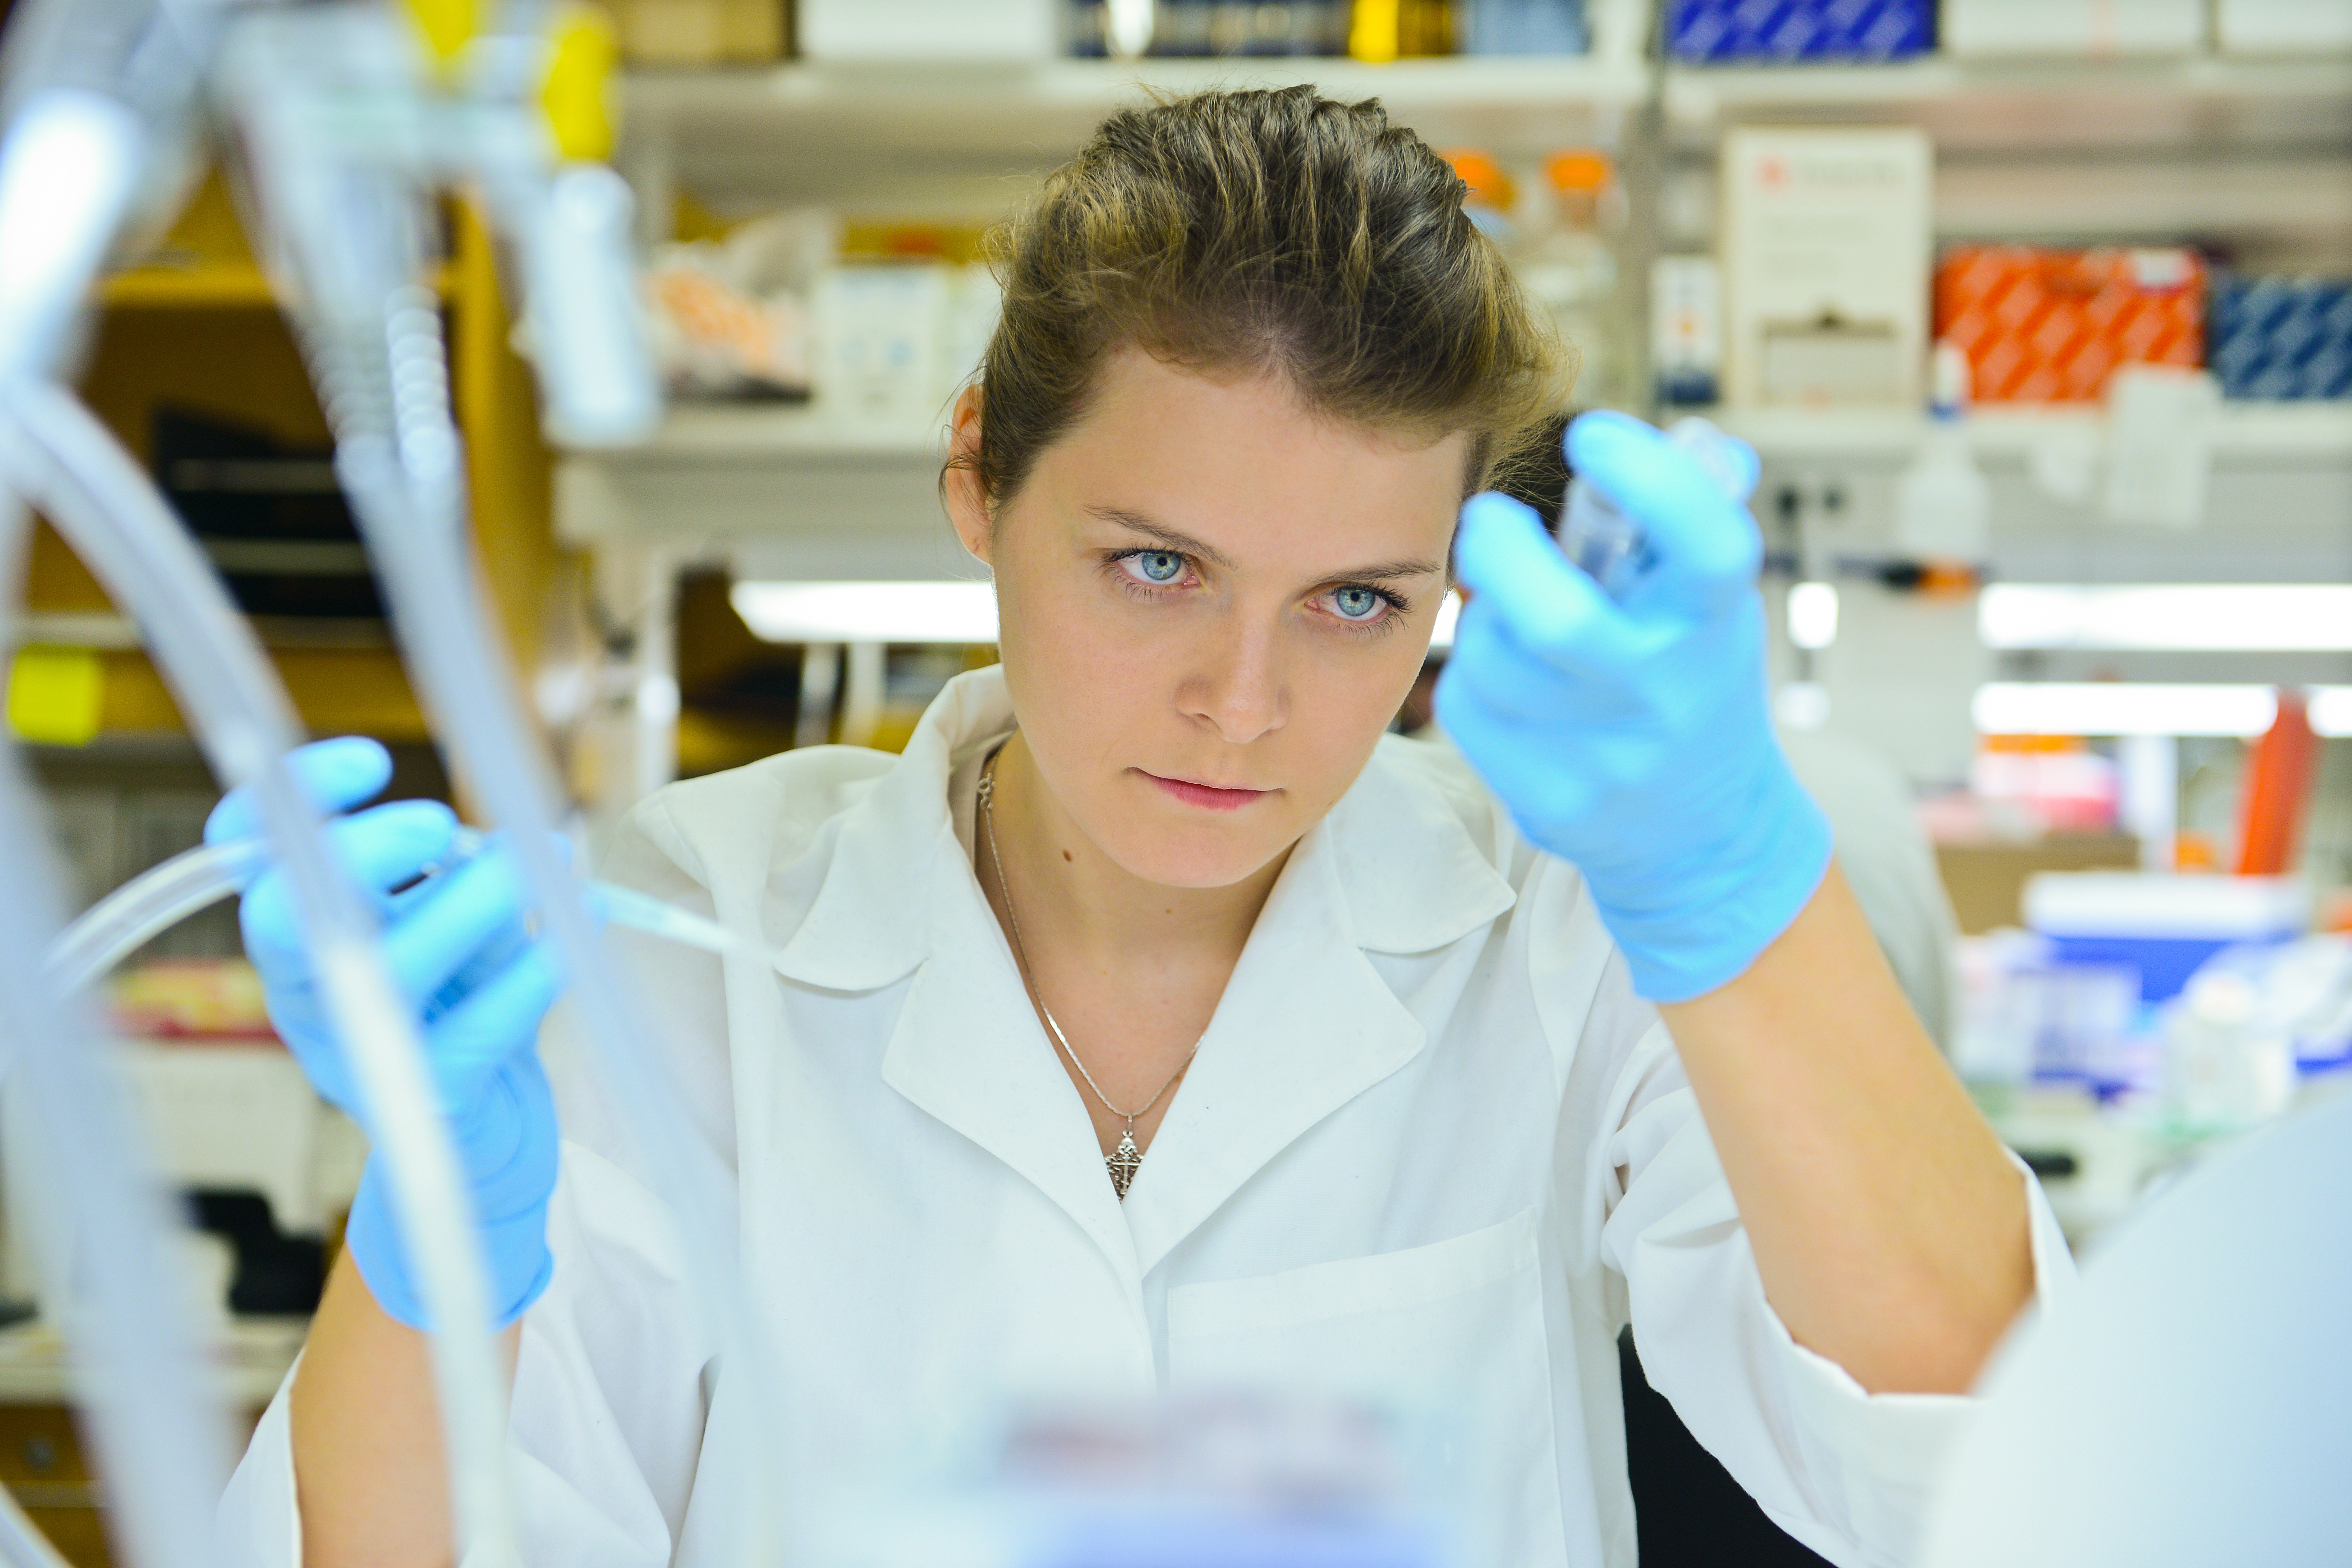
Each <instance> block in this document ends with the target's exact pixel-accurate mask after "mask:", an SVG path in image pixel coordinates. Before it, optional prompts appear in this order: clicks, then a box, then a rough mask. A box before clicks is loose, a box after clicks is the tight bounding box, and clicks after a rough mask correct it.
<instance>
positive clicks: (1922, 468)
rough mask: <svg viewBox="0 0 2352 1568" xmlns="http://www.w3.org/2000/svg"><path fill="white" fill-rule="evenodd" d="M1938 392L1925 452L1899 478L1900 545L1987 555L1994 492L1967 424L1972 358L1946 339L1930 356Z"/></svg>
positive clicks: (1937, 557) (1934, 557)
mask: <svg viewBox="0 0 2352 1568" xmlns="http://www.w3.org/2000/svg"><path fill="white" fill-rule="evenodd" d="M1929 371H1930V381H1931V383H1932V385H1933V391H1932V395H1931V397H1930V400H1929V402H1928V405H1927V434H1926V435H1925V437H1923V438H1922V439H1921V441H1920V443H1919V452H1918V455H1917V456H1916V458H1913V460H1912V462H1911V464H1910V466H1909V467H1907V468H1905V469H1904V470H1903V472H1902V474H1901V476H1900V477H1899V478H1898V479H1896V480H1895V546H1896V548H1897V549H1899V550H1901V551H1902V552H1904V553H1905V554H1906V555H1907V556H1909V557H1910V558H1911V559H1912V560H1915V561H1957V562H1964V563H1968V564H1969V565H1975V564H1977V563H1980V562H1982V561H1983V560H1984V558H1985V549H1986V539H1987V534H1988V533H1989V531H1990V527H1991V522H1992V490H1991V488H1990V486H1989V485H1987V484H1986V482H1985V477H1984V473H1983V471H1982V470H1981V469H1979V468H1978V467H1977V459H1976V454H1975V453H1974V452H1973V451H1971V450H1970V449H1969V437H1968V431H1967V429H1966V427H1965V425H1964V423H1963V419H1964V416H1966V414H1967V413H1968V405H1969V362H1968V357H1967V356H1966V355H1965V354H1963V353H1961V352H1960V350H1959V348H1958V345H1956V344H1953V343H1950V342H1940V343H1937V345H1936V349H1935V355H1934V358H1933V359H1931V360H1930V361H1929Z"/></svg>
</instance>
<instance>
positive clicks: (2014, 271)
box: [1936, 245, 2205, 403]
mask: <svg viewBox="0 0 2352 1568" xmlns="http://www.w3.org/2000/svg"><path fill="white" fill-rule="evenodd" d="M1936 336H1937V339H1938V340H1945V339H1948V340H1950V341H1951V342H1955V343H1958V345H1959V347H1960V350H1961V352H1962V353H1966V354H1967V355H1968V356H1969V369H1970V371H1971V372H1972V373H1973V375H1974V380H1975V388H1974V397H1975V400H1976V401H1977V402H1979V403H2081V402H2090V401H2094V400H2095V399H2096V398H2098V397H2099V395H2100V394H2101V392H2102V391H2103V389H2104V388H2105V385H2106V382H2107V377H2108V375H2109V374H2111V373H2112V372H2113V371H2114V370H2115V368H2116V366H2117V365H2119V364H2134V363H2136V364H2168V365H2179V366H2181V367H2184V368H2188V369H2194V368H2196V367H2197V366H2198V365H2200V364H2202V363H2204V355H2205V266H2204V263H2203V262H2202V261H2201V260H2200V259H2199V258H2198V257H2197V255H2196V253H2195V252H2193V251H2189V250H2179V249H2143V250H2120V249H2111V250H2048V249H2042V248H2039V247H2033V246H2025V245H1965V246H1958V247H1954V248H1953V249H1951V250H1949V251H1947V252H1946V253H1945V255H1944V259H1943V262H1942V264H1941V265H1940V266H1938V267H1937V269H1936Z"/></svg>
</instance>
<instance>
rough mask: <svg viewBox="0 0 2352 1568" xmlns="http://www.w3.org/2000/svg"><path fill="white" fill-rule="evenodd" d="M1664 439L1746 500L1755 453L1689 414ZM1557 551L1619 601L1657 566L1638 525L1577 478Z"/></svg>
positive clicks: (1563, 513)
mask: <svg viewBox="0 0 2352 1568" xmlns="http://www.w3.org/2000/svg"><path fill="white" fill-rule="evenodd" d="M1666 435H1667V436H1668V437H1670V438H1671V439H1672V440H1673V441H1674V443H1675V446H1677V447H1682V448H1683V450H1685V451H1686V452H1688V453H1690V454H1691V455H1692V456H1693V457H1695V458H1697V459H1698V461H1699V464H1700V466H1701V467H1703V468H1706V472H1707V477H1708V478H1710V479H1714V480H1715V482H1716V483H1717V485H1718V486H1719V487H1721V489H1722V490H1723V493H1724V494H1726V495H1727V496H1729V497H1731V498H1732V499H1733V500H1742V501H1744V500H1747V499H1748V492H1749V491H1750V490H1753V489H1755V488H1756V454H1755V452H1754V451H1753V450H1752V449H1751V448H1749V447H1748V446H1747V445H1746V443H1744V442H1741V441H1739V440H1737V439H1735V438H1734V437H1730V436H1727V435H1725V434H1724V433H1723V431H1722V430H1720V429H1718V428H1717V426H1715V424H1714V423H1713V422H1712V421H1710V420H1706V419H1702V418H1700V417H1698V416H1696V415H1691V416H1687V417H1685V418H1682V419H1677V420H1675V423H1674V425H1673V426H1671V427H1670V428H1669V429H1668V430H1667V431H1666ZM1559 547H1560V550H1561V551H1562V552H1563V553H1565V554H1566V555H1567V556H1568V558H1569V559H1570V561H1572V562H1574V563H1576V564H1577V565H1579V566H1580V567H1582V568H1583V569H1584V571H1585V573H1586V574H1588V575H1590V576H1591V579H1592V580H1593V581H1594V582H1596V583H1598V584H1601V592H1602V593H1604V594H1606V595H1609V596H1610V597H1611V598H1612V599H1615V600H1618V601H1619V602H1621V603H1622V601H1623V600H1624V597H1625V595H1628V594H1630V593H1632V592H1633V587H1634V584H1638V583H1639V582H1641V580H1642V579H1643V577H1644V576H1645V575H1647V574H1648V573H1649V570H1650V568H1651V567H1652V566H1653V565H1654V564H1655V563H1656V557H1655V555H1654V553H1653V552H1652V551H1651V549H1650V539H1649V535H1648V534H1647V533H1646V532H1645V531H1643V528H1642V526H1641V524H1639V523H1637V522H1635V521H1633V519H1632V518H1629V517H1627V516H1626V515H1625V514H1624V513H1623V512H1622V511H1621V510H1618V506H1617V503H1616V501H1615V500H1612V498H1611V497H1610V495H1609V494H1608V492H1606V491H1605V490H1603V489H1601V487H1600V486H1598V485H1595V484H1592V483H1591V482H1589V481H1587V480H1586V479H1583V478H1581V477H1577V478H1573V479H1570V480H1569V481H1568V502H1567V505H1566V506H1565V507H1563V508H1562V509H1561V513H1560V521H1559Z"/></svg>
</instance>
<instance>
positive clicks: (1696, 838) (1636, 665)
mask: <svg viewBox="0 0 2352 1568" xmlns="http://www.w3.org/2000/svg"><path fill="white" fill-rule="evenodd" d="M1567 443H1568V450H1569V454H1570V458H1571V460H1572V463H1573V466H1574V468H1575V469H1576V472H1577V473H1578V474H1579V476H1580V477H1581V478H1582V479H1584V480H1585V481H1586V482H1587V483H1590V484H1593V485H1595V486H1597V487H1598V488H1599V489H1601V491H1603V492H1604V493H1606V494H1607V495H1608V496H1609V497H1610V498H1611V499H1612V500H1614V501H1615V502H1616V503H1617V504H1618V506H1619V508H1620V509H1621V510H1622V511H1623V512H1624V513H1625V514H1626V515H1627V516H1628V517H1629V518H1630V519H1632V520H1633V521H1634V522H1635V523H1637V524H1638V525H1639V526H1640V527H1641V528H1642V529H1643V531H1645V532H1646V533H1647V535H1648V538H1649V544H1650V549H1651V552H1652V553H1653V555H1654V558H1655V564H1654V567H1653V568H1652V569H1651V570H1650V571H1649V572H1648V574H1646V575H1644V576H1643V578H1642V579H1641V580H1640V581H1639V582H1637V583H1636V584H1635V585H1634V586H1633V589H1632V590H1631V592H1629V593H1628V594H1627V595H1626V598H1625V602H1624V603H1623V604H1622V605H1621V604H1618V603H1616V602H1614V601H1612V600H1611V599H1610V598H1609V597H1608V596H1607V595H1604V594H1603V593H1602V592H1601V588H1600V586H1599V585H1598V584H1595V583H1594V582H1593V581H1592V579H1591V577H1589V576H1587V575H1586V574H1584V573H1583V572H1582V571H1580V569H1579V568H1577V567H1576V566H1575V565H1573V564H1571V563H1570V562H1569V560H1568V558H1567V557H1566V556H1565V555H1563V554H1562V553H1561V552H1560V551H1559V547H1558V546H1557V545H1556V544H1554V543H1553V542H1552V541H1551V540H1550V539H1549V537H1548V536H1547V535H1546V534H1545V532H1544V530H1543V525H1542V524H1541V522H1540V521H1538V519H1537V517H1536V515H1535V513H1534V512H1532V511H1530V510H1528V508H1526V507H1524V506H1522V505H1520V504H1519V503H1518V502H1517V501H1515V500H1510V499H1509V498H1507V497H1506V496H1501V495H1497V494H1495V493H1492V492H1488V493H1486V494H1483V495H1479V496H1475V497H1474V498H1472V500H1470V502H1469V503H1468V504H1467V505H1466V506H1465V507H1464V508H1463V512H1462V529H1461V532H1460V534H1459V536H1458V538H1457V540H1456V542H1455V545H1454V560H1455V566H1456V570H1457V572H1458V573H1459V574H1460V576H1461V579H1462V582H1463V584H1464V586H1465V587H1466V588H1468V589H1469V590H1471V595H1472V596H1471V599H1470V602H1469V604H1468V605H1467V606H1466V607H1465V609H1464V611H1463V616H1462V622H1461V629H1460V632H1459V633H1458V635H1457V637H1456V639H1455V642H1454V652H1453V655H1452V657H1450V658H1448V659H1447V660H1446V664H1445V671H1444V676H1443V677H1442V678H1441V679H1440V680H1439V682H1438V687H1437V714H1438V720H1439V721H1440V722H1441V723H1442V724H1444V727H1445V730H1446V732H1447V733H1448V734H1449V735H1451V736H1452V737H1453V739H1454V742H1455V743H1456V744H1458V745H1459V746H1460V747H1461V748H1462V751H1463V752H1464V754H1465V756H1467V757H1468V758H1469V759H1470V761H1471V763H1473V764H1474V765H1475V767H1476V768H1477V769H1478V771H1479V772H1480V773H1482V774H1484V775H1485V777H1486V781H1487V783H1488V784H1490V785H1491V786H1492V787H1493V788H1494V790H1495V792H1496V794H1497V795H1500V796H1501V797H1502V799H1503V801H1504V803H1505V804H1506V805H1508V806H1509V807H1510V809H1511V815H1512V816H1513V817H1514V818H1515V819H1516V820H1517V822H1518V824H1519V826H1520V828H1521V830H1522V831H1523V832H1525V833H1526V834H1527V835H1528V837H1529V838H1530V839H1532V840H1533V841H1534V842H1535V843H1537V844H1538V845H1539V846H1541V847H1543V848H1545V849H1548V850H1549V851H1551V852H1552V853H1553V854H1555V855H1558V856H1560V857H1561V858H1565V859H1568V860H1570V861H1573V862H1574V863H1575V864H1576V865H1577V867H1578V868H1580V870H1581V871H1582V872H1583V873H1584V876H1585V879H1586V881H1587V883H1588V885H1590V886H1591V889H1592V895H1593V900H1594V901H1595V903H1596V904H1597V905H1598V906H1599V908H1600V911H1601V919H1602V921H1604V922H1605V923H1606V924H1607V925H1608V927H1609V931H1610V934H1611V935H1612V937H1614V938H1615V939H1616V942H1617V945H1618V946H1619V948H1620V949H1622V951H1623V952H1624V954H1625V957H1626V960H1627V962H1628V963H1630V964H1631V966H1632V968H1633V980H1634V984H1635V985H1636V987H1637V988H1638V989H1639V990H1640V991H1641V993H1642V994H1643V995H1644V996H1647V997H1649V998H1651V999H1652V1000H1654V1001H1660V1002H1678V1001H1684V1000H1686V999H1688V998H1691V997H1694V996H1697V995H1701V994H1705V993H1706V992H1709V991H1712V990H1715V989H1716V988H1717V987H1718V986H1721V985H1723V984H1727V982H1729V981H1731V980H1733V979H1735V978H1737V977H1738V975H1739V974H1741V973H1743V972H1745V971H1746V970H1747V968H1748V965H1749V964H1751V963H1754V962H1755V959H1756V957H1757V955H1758V954H1759V953H1760V952H1762V951H1763V950H1764V949H1765V948H1766V947H1767V946H1768V945H1769V944H1770V943H1771V942H1772V941H1773V939H1774V938H1776V937H1778V936H1779V935H1780V933H1781V931H1784V930H1786V929H1787V928H1788V926H1789V923H1790V921H1792V920H1794V919H1795V918H1796V916H1797V913H1798V911H1799V910H1801V909H1802V908H1803V907H1804V906H1805V903H1806V901H1807V900H1809V899H1811V897H1812V894H1813V891H1814V889H1816V888H1817V887H1818V886H1819V885H1820V883H1821V880H1822V872H1823V871H1824V870H1825V869H1826V868H1827V866H1828V864H1829V857H1830V829H1829V824H1828V822H1827V821H1826V820H1825V819H1824V818H1823V817H1822V813H1821V810H1820V808H1819V807H1817V806H1816V805H1814V804H1813V802H1812V800H1811V797H1809V796H1808V795H1806V794H1805V792H1804V790H1803V788H1802V787H1801V785H1800V784H1798V783H1797V780H1796V776H1795V775H1794V774H1793V773H1791V772H1790V769H1789V764H1788V762H1787V759H1786V758H1784V757H1783V756H1782V755H1781V752H1780V742H1778V741H1777V740H1776V739H1775V738H1774V736H1773V733H1772V725H1771V721H1770V719H1769V714H1768V712H1767V709H1766V697H1765V689H1764V615H1763V603H1762V599H1761V597H1760V595H1759V593H1758V591H1757V585H1756V574H1757V569H1758V565H1759V561H1760V558H1761V551H1762V546H1761V542H1760V541H1759V537H1758V534H1757V530H1756V524H1755V522H1754V521H1753V520H1752V519H1751V518H1750V517H1749V516H1748V512H1747V510H1746V509H1745V507H1744V506H1743V505H1742V504H1741V503H1740V502H1739V501H1738V500H1732V499H1731V498H1729V497H1727V495H1725V494H1724V492H1723V489H1721V487H1720V486H1719V484H1718V483H1717V481H1716V479H1714V478H1713V477H1711V476H1710V475H1709V474H1708V473H1707V471H1706V469H1705V468H1703V467H1702V466H1701V465H1700V463H1699V462H1698V460H1697V459H1696V458H1694V457H1692V456H1691V455H1690V454H1689V453H1688V452H1686V451H1685V450H1684V449H1682V448H1681V447H1677V446H1676V445H1675V444H1674V443H1673V442H1672V441H1670V440H1669V439H1668V438H1667V437H1665V436H1664V435H1663V434H1661V433H1660V432H1659V431H1657V430H1655V429H1654V428H1652V427H1651V426H1648V425H1645V424H1643V423H1642V422H1641V421H1640V420H1637V419H1633V418H1631V417H1629V416H1624V415H1620V414H1588V415H1585V416H1583V417H1581V418H1580V419H1578V420H1577V421H1576V422H1575V424H1574V425H1572V426H1570V429H1569V432H1568V437H1567Z"/></svg>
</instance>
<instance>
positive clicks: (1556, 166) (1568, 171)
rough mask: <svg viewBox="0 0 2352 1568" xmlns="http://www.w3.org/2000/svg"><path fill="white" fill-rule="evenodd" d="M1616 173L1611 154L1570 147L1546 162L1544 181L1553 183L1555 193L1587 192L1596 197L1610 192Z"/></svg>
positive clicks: (1553, 155) (1586, 148) (1588, 148)
mask: <svg viewBox="0 0 2352 1568" xmlns="http://www.w3.org/2000/svg"><path fill="white" fill-rule="evenodd" d="M1615 172H1616V171H1615V168H1614V167H1613V166H1612V164H1611V163H1610V162H1609V154H1608V153H1601V152H1598V151H1595V150H1594V149H1592V148H1591V147H1571V148H1570V149H1569V150H1567V151H1566V152H1563V153H1553V154H1552V155H1551V156H1550V157H1549V158H1546V159H1545V160H1544V178H1545V179H1547V180H1549V181H1550V182H1551V188H1552V189H1553V190H1555V191H1559V192H1563V193H1565V192H1569V191H1586V192H1591V193H1592V194H1593V195H1599V194H1600V193H1601V192H1602V191H1605V190H1607V189H1608V188H1609V181H1610V178H1611V176H1612V174H1615Z"/></svg>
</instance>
